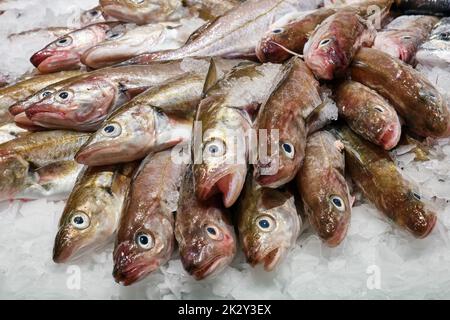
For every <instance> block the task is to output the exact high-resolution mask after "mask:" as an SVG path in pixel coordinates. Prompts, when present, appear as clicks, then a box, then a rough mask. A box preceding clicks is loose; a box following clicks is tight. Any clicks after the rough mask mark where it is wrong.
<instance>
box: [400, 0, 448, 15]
mask: <svg viewBox="0 0 450 320" xmlns="http://www.w3.org/2000/svg"><path fill="white" fill-rule="evenodd" d="M395 4H396V5H397V8H398V9H399V10H401V11H403V12H404V13H406V14H417V13H421V14H434V15H438V16H442V15H444V16H448V15H450V1H449V0H395Z"/></svg>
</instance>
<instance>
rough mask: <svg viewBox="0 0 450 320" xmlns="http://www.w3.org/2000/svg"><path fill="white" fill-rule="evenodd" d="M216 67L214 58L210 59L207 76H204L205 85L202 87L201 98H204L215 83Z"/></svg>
mask: <svg viewBox="0 0 450 320" xmlns="http://www.w3.org/2000/svg"><path fill="white" fill-rule="evenodd" d="M217 77H218V74H217V66H216V61H215V60H214V58H211V60H210V63H209V69H208V74H207V75H206V79H205V84H204V86H203V97H205V95H206V93H207V92H208V90H209V89H211V87H212V86H214V85H215V84H216V82H217V80H218V79H217Z"/></svg>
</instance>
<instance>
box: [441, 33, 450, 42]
mask: <svg viewBox="0 0 450 320" xmlns="http://www.w3.org/2000/svg"><path fill="white" fill-rule="evenodd" d="M439 40H444V41H448V40H450V32H441V33H440V34H439Z"/></svg>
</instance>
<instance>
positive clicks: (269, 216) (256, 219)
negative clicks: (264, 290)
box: [240, 188, 300, 271]
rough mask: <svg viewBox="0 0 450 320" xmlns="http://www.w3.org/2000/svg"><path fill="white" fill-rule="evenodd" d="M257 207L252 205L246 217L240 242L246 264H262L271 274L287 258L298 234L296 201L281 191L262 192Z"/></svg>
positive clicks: (262, 190)
mask: <svg viewBox="0 0 450 320" xmlns="http://www.w3.org/2000/svg"><path fill="white" fill-rule="evenodd" d="M260 192H261V196H260V197H258V199H257V200H256V199H255V201H256V204H254V205H251V207H250V208H248V210H251V211H253V212H246V213H245V216H246V217H248V218H249V220H246V221H245V223H244V224H243V226H244V228H243V230H240V234H241V243H242V247H243V250H244V253H245V255H246V258H247V261H248V262H249V263H250V264H251V265H252V266H255V265H258V264H263V265H264V269H265V270H266V271H272V270H273V269H274V268H275V267H276V266H277V265H278V264H279V263H280V261H282V260H283V258H284V257H285V256H286V254H287V252H288V250H289V249H290V248H291V247H292V245H293V244H294V243H295V241H296V239H297V236H298V234H299V231H300V219H299V217H298V215H297V209H296V205H295V200H294V197H293V196H292V195H290V196H286V195H285V194H284V192H283V191H279V190H273V189H266V188H263V189H261V191H260Z"/></svg>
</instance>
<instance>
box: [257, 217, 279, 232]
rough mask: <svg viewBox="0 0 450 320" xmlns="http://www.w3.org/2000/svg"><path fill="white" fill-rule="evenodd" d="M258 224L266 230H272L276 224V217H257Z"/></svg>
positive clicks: (261, 228)
mask: <svg viewBox="0 0 450 320" xmlns="http://www.w3.org/2000/svg"><path fill="white" fill-rule="evenodd" d="M256 224H257V226H258V228H259V229H260V230H261V231H264V232H270V231H272V230H273V229H274V228H275V226H276V223H275V219H274V218H272V217H271V216H268V215H264V216H261V217H258V219H256Z"/></svg>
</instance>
